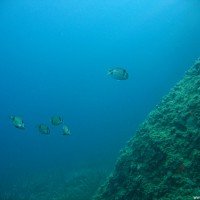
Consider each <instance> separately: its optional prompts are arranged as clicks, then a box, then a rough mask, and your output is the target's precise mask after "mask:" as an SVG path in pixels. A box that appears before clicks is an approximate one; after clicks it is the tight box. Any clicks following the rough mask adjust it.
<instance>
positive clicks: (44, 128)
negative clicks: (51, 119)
mask: <svg viewBox="0 0 200 200" xmlns="http://www.w3.org/2000/svg"><path fill="white" fill-rule="evenodd" d="M37 128H38V131H39V132H40V133H41V134H50V129H49V127H48V126H47V125H45V124H39V125H38V126H37Z"/></svg>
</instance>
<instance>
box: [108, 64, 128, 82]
mask: <svg viewBox="0 0 200 200" xmlns="http://www.w3.org/2000/svg"><path fill="white" fill-rule="evenodd" d="M108 75H110V76H111V77H112V78H114V79H116V80H127V79H128V78H129V75H128V72H127V71H126V70H125V69H123V68H120V67H116V68H113V69H110V70H108Z"/></svg>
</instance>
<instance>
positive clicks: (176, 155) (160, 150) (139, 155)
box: [93, 59, 200, 200]
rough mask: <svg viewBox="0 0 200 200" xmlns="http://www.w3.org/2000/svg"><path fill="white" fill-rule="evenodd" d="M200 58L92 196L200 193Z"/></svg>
mask: <svg viewBox="0 0 200 200" xmlns="http://www.w3.org/2000/svg"><path fill="white" fill-rule="evenodd" d="M199 172H200V59H198V60H197V61H196V62H195V64H194V65H193V66H192V67H191V68H190V69H189V70H188V71H187V72H186V73H185V76H184V77H183V79H182V80H181V81H179V82H178V83H177V84H176V85H175V86H174V88H172V89H171V90H170V92H169V94H168V95H166V96H165V97H164V98H163V99H162V101H161V102H160V103H159V104H158V105H157V107H156V109H155V110H154V111H152V112H151V113H150V114H149V115H148V117H147V119H146V120H145V121H144V123H143V124H141V126H140V128H139V130H138V131H137V132H136V134H135V136H133V138H131V139H130V141H129V142H128V145H127V146H126V147H125V148H124V149H123V150H121V152H120V156H119V158H118V160H117V163H116V166H115V169H114V170H113V172H112V174H111V175H110V176H109V177H108V178H107V180H106V181H105V183H104V184H103V185H102V186H101V187H100V188H99V189H98V191H97V193H96V195H95V196H94V198H93V200H141V199H142V200H156V199H159V200H160V199H161V200H171V199H174V200H180V199H181V200H188V199H193V197H194V196H200V187H199V186H200V173H199Z"/></svg>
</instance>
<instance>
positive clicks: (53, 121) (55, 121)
mask: <svg viewBox="0 0 200 200" xmlns="http://www.w3.org/2000/svg"><path fill="white" fill-rule="evenodd" d="M50 121H51V124H52V125H54V126H58V125H60V124H62V123H63V120H62V118H61V117H59V116H53V117H51V120H50Z"/></svg>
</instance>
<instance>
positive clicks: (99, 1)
mask: <svg viewBox="0 0 200 200" xmlns="http://www.w3.org/2000/svg"><path fill="white" fill-rule="evenodd" d="M199 7H200V2H199V1H198V0H190V1H187V0H163V1H159V0H151V1H145V0H132V1H130V0H124V1H121V0H86V1H81V0H73V1H72V0H69V1H64V0H57V1H53V0H48V1H47V0H43V1H31V0H19V1H14V0H10V1H5V0H2V1H1V2H0V22H1V23H0V76H1V78H0V87H1V96H0V106H1V114H0V162H1V164H0V177H1V178H2V183H3V181H6V180H7V181H8V180H12V177H13V176H16V175H20V174H23V173H24V171H26V172H27V173H28V172H30V171H31V172H38V171H40V170H51V169H54V168H56V169H59V168H65V170H66V171H67V170H71V169H77V170H78V169H80V168H83V167H86V168H89V167H91V166H104V165H105V166H111V168H112V167H113V166H114V163H115V161H116V159H117V156H118V153H119V150H120V149H121V148H122V147H124V146H125V145H126V142H127V141H128V140H129V139H130V138H131V137H132V136H133V135H134V133H135V131H136V130H137V128H138V127H139V124H140V123H142V122H143V121H144V120H145V118H146V116H147V114H148V113H149V112H150V111H151V110H153V109H154V108H155V106H156V104H157V103H159V101H160V100H161V98H162V96H163V95H165V94H167V93H168V91H169V90H170V88H171V87H172V86H173V85H174V84H175V83H176V82H177V81H179V80H180V79H181V78H182V77H183V75H184V72H185V71H186V70H187V69H189V67H190V66H191V65H192V64H193V62H194V61H195V59H196V58H197V57H199V56H200V48H199V47H200V37H199V35H200V26H199V23H200V12H199ZM116 66H117V67H123V68H125V69H126V70H127V72H128V73H129V79H128V80H125V81H116V80H114V79H112V78H111V77H110V76H108V75H107V70H109V69H110V68H112V67H116ZM10 115H19V116H21V117H22V118H23V119H24V122H25V126H26V128H25V130H19V129H16V128H15V127H13V126H12V124H11V121H10V120H9V116H10ZM54 115H59V116H61V117H62V118H63V120H64V122H65V124H66V125H68V126H69V128H70V130H71V135H70V136H67V137H63V136H62V134H61V127H52V125H51V124H50V121H49V120H50V117H51V116H54ZM40 123H45V124H47V125H49V127H50V129H51V134H50V135H41V134H40V133H39V132H38V130H37V128H36V126H37V125H38V124H40Z"/></svg>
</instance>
